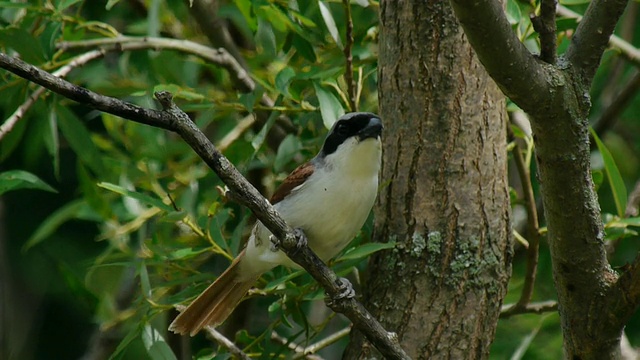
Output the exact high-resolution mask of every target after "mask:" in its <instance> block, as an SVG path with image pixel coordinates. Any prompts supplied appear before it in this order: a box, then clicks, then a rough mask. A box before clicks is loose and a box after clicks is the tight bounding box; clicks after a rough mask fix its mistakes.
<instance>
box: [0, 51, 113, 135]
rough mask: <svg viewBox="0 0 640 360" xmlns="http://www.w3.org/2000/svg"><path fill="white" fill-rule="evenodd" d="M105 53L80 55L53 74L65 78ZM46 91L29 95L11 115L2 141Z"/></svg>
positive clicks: (97, 52)
mask: <svg viewBox="0 0 640 360" xmlns="http://www.w3.org/2000/svg"><path fill="white" fill-rule="evenodd" d="M104 53H105V52H104V51H101V50H92V51H89V52H86V53H84V54H82V55H78V56H76V57H74V58H73V59H72V60H71V61H70V62H69V63H68V64H67V65H65V66H63V67H61V68H60V69H58V70H56V71H54V72H53V73H52V74H53V75H55V76H58V77H65V76H67V75H68V74H69V73H70V72H71V70H73V69H75V68H77V67H80V66H82V65H84V64H86V63H88V62H89V61H91V60H93V59H97V58H99V57H101V56H104ZM45 90H46V89H45V88H43V87H40V88H38V89H36V90H35V91H34V92H33V93H31V95H29V97H28V98H27V100H26V101H25V102H24V103H22V105H20V106H19V107H18V108H17V109H16V111H14V112H13V114H11V116H9V117H8V118H7V120H6V121H5V122H4V123H3V124H2V126H0V140H2V138H4V137H5V135H7V134H8V133H10V132H11V130H13V128H14V127H15V126H16V124H17V123H18V121H20V119H22V118H23V117H24V115H25V114H26V113H27V111H28V110H29V109H30V108H31V106H33V104H35V102H36V101H37V100H38V98H40V96H41V95H42V93H44V91H45Z"/></svg>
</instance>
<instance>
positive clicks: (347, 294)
mask: <svg viewBox="0 0 640 360" xmlns="http://www.w3.org/2000/svg"><path fill="white" fill-rule="evenodd" d="M336 283H337V285H338V289H339V291H340V292H339V293H338V294H337V295H335V296H333V297H330V296H328V295H327V297H326V303H327V306H329V307H330V308H334V307H335V306H337V305H339V303H340V301H341V300H344V299H353V298H354V297H356V291H355V290H354V289H353V285H352V284H351V282H350V281H349V280H347V279H345V278H338V280H337V282H336Z"/></svg>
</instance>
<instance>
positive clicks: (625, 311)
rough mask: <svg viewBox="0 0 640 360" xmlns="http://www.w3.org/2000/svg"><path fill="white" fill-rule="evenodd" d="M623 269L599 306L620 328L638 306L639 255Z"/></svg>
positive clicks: (639, 293)
mask: <svg viewBox="0 0 640 360" xmlns="http://www.w3.org/2000/svg"><path fill="white" fill-rule="evenodd" d="M624 269H625V270H624V272H623V273H622V275H621V276H620V277H619V278H618V281H616V283H615V284H614V286H613V287H612V288H611V290H610V291H609V294H607V295H605V296H604V299H606V300H605V301H603V304H602V305H601V306H600V308H601V309H603V311H605V313H611V314H612V315H613V316H614V318H615V320H616V322H617V325H618V326H620V327H622V326H624V324H626V323H627V321H629V319H630V318H631V316H632V315H633V314H634V313H635V312H636V310H638V307H639V306H640V254H638V255H637V256H636V258H635V260H634V261H633V263H632V264H631V265H627V266H626V267H625V268H624Z"/></svg>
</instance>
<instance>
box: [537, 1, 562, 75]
mask: <svg viewBox="0 0 640 360" xmlns="http://www.w3.org/2000/svg"><path fill="white" fill-rule="evenodd" d="M557 5H558V1H557V0H542V1H541V2H540V15H539V16H533V17H532V18H531V23H532V24H533V28H534V29H535V30H536V31H537V32H538V34H539V35H540V59H542V60H543V61H545V62H547V63H549V64H555V62H556V6H557Z"/></svg>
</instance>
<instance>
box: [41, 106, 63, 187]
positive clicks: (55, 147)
mask: <svg viewBox="0 0 640 360" xmlns="http://www.w3.org/2000/svg"><path fill="white" fill-rule="evenodd" d="M53 98H55V97H53ZM48 125H49V126H47V127H45V134H44V144H45V146H46V148H47V151H48V152H49V155H51V157H52V158H53V173H54V174H55V176H56V179H59V178H60V139H59V137H58V113H56V112H55V111H51V112H49V123H48Z"/></svg>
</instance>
